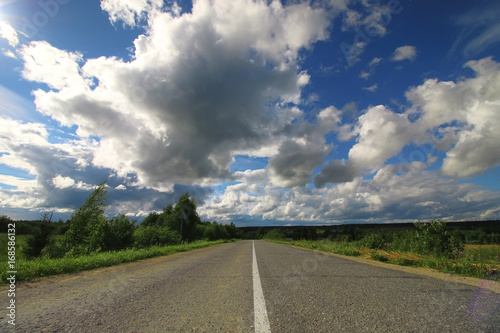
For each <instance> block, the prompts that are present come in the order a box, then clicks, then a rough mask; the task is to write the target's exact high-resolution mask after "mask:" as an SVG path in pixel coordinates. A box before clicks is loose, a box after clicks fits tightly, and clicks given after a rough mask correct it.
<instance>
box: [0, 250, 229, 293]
mask: <svg viewBox="0 0 500 333" xmlns="http://www.w3.org/2000/svg"><path fill="white" fill-rule="evenodd" d="M233 241H235V240H230V241H225V240H218V241H196V242H192V243H188V244H181V245H171V246H163V247H159V246H152V247H149V248H145V249H127V250H123V251H113V252H100V253H96V254H94V255H85V256H78V257H65V258H58V259H46V258H37V259H34V260H24V259H17V258H16V267H17V274H16V281H17V282H20V281H29V280H32V279H35V278H40V277H47V276H53V275H60V274H68V273H76V272H80V271H84V270H91V269H96V268H101V267H109V266H113V265H118V264H122V263H127V262H133V261H138V260H141V259H148V258H154V257H159V256H167V255H171V254H174V253H179V252H186V251H191V250H196V249H201V248H204V247H209V246H213V245H218V244H222V243H228V242H233ZM2 246H3V245H2ZM0 267H1V271H0V281H1V283H2V284H5V283H6V278H7V277H8V276H7V271H8V269H7V261H6V260H4V261H3V262H1V263H0Z"/></svg>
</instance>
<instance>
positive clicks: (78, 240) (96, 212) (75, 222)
mask: <svg viewBox="0 0 500 333" xmlns="http://www.w3.org/2000/svg"><path fill="white" fill-rule="evenodd" d="M107 199H108V186H107V184H106V181H105V180H104V181H102V182H101V183H100V184H99V185H97V186H96V187H95V188H94V191H93V192H92V193H91V194H90V195H89V197H88V198H87V200H86V201H85V203H84V204H83V205H82V206H81V207H80V208H78V209H77V210H76V211H75V212H73V214H72V215H71V224H70V227H69V230H68V231H67V232H66V234H65V238H66V244H67V246H68V249H69V251H70V254H74V255H78V254H87V253H91V252H95V251H100V250H101V248H102V247H103V245H104V237H105V229H106V223H107V219H106V216H105V213H106V207H107Z"/></svg>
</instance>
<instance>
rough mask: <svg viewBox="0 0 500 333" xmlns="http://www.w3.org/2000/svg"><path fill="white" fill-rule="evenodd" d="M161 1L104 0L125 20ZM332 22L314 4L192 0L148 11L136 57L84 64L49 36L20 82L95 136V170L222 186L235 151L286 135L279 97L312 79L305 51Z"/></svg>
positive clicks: (165, 183)
mask: <svg viewBox="0 0 500 333" xmlns="http://www.w3.org/2000/svg"><path fill="white" fill-rule="evenodd" d="M158 5H159V3H157V2H155V1H126V2H115V1H103V2H102V6H103V8H105V9H106V10H108V11H109V13H110V18H111V19H112V20H114V21H115V20H118V19H120V20H123V21H125V22H127V23H131V22H132V20H135V19H136V18H137V17H138V16H140V14H141V13H142V12H143V11H146V12H150V8H152V7H155V8H156V7H158ZM255 22H259V23H258V24H255ZM329 24H330V23H329V20H328V18H327V13H326V12H325V11H324V10H322V9H319V8H313V7H311V6H309V5H308V3H299V4H293V5H290V6H286V7H283V6H282V5H281V4H280V3H279V2H272V3H271V4H269V5H267V4H266V3H264V2H253V1H244V0H241V1H232V2H230V4H228V3H227V2H221V1H213V2H212V1H197V2H195V3H194V5H193V8H192V12H191V13H185V14H183V15H182V16H175V15H173V14H171V13H170V12H159V11H156V12H155V15H150V16H149V18H148V30H147V34H144V35H141V36H139V37H138V38H137V39H136V41H135V43H134V44H135V54H134V59H133V60H132V61H130V62H127V61H124V60H122V59H117V58H105V57H101V58H97V59H88V60H85V59H83V57H82V55H81V54H80V53H78V52H71V51H64V50H59V49H57V48H55V47H53V46H51V45H49V44H48V43H46V42H32V43H31V44H29V45H28V46H25V47H23V48H22V49H21V51H20V53H21V55H22V57H23V59H24V62H25V66H24V70H23V75H24V77H25V78H26V79H29V80H32V81H37V82H43V83H46V84H47V85H48V86H49V88H51V90H49V91H45V90H42V89H39V90H37V91H35V92H34V95H35V98H36V99H35V102H36V105H37V109H38V110H39V111H41V112H42V113H43V114H45V115H48V116H50V117H52V118H53V119H55V120H57V121H59V122H60V123H61V124H62V125H64V126H73V125H76V126H78V129H77V134H78V135H79V136H81V137H92V136H97V137H99V141H98V145H97V147H96V149H95V150H94V152H93V158H92V160H91V161H92V163H93V165H94V166H96V167H103V168H109V169H112V170H115V172H117V174H118V175H119V176H122V177H123V176H126V175H128V174H130V173H135V174H136V175H137V180H138V183H140V184H144V185H146V186H148V187H153V188H156V189H159V190H164V191H168V190H171V189H172V186H173V185H174V184H176V183H181V184H194V183H197V184H206V185H208V184H215V183H216V182H217V181H218V179H220V178H227V177H229V176H230V173H229V169H228V168H229V165H230V164H231V163H232V153H233V152H237V151H245V150H246V151H249V150H255V149H260V148H261V147H263V146H266V145H271V143H272V142H274V141H276V139H277V138H278V140H280V139H279V137H280V136H281V134H279V133H280V131H283V130H284V126H286V125H287V124H289V123H290V122H291V121H292V120H293V118H282V117H281V114H282V113H280V111H279V110H278V109H279V104H280V103H297V102H299V101H300V95H301V89H302V87H303V86H304V85H306V84H308V80H309V79H308V78H309V76H308V75H307V73H305V72H303V71H298V70H297V66H296V61H297V59H298V52H299V50H300V49H302V48H308V47H310V46H311V45H312V43H314V42H315V41H317V40H320V39H324V38H326V37H327V32H326V28H327V27H328V25H329ZM314 160H315V161H316V160H317V158H315V159H314ZM277 161H278V159H274V160H273V163H278V162H277ZM292 169H294V168H292ZM299 178H300V177H299ZM299 183H301V182H299Z"/></svg>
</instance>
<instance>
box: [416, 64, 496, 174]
mask: <svg viewBox="0 0 500 333" xmlns="http://www.w3.org/2000/svg"><path fill="white" fill-rule="evenodd" d="M465 66H467V67H470V68H471V69H473V70H474V71H475V72H476V76H475V77H473V78H469V79H465V80H463V81H460V82H457V83H455V82H438V81H437V80H427V81H426V82H425V83H424V84H423V85H421V86H418V87H415V88H413V89H410V90H409V91H408V92H407V98H408V100H410V101H411V102H412V103H413V106H414V109H413V110H415V109H417V110H419V111H417V112H418V113H419V114H420V117H419V119H418V120H417V121H416V123H415V126H416V127H419V131H421V132H424V131H427V130H430V129H434V128H437V127H443V126H448V127H450V128H451V130H448V131H447V132H445V134H447V136H445V137H444V140H447V141H448V144H446V145H443V146H444V147H447V146H448V147H449V146H452V147H451V149H450V150H448V151H447V153H446V158H445V159H444V161H443V166H442V172H443V173H444V174H445V175H450V176H458V177H468V176H472V175H475V174H479V173H482V172H484V171H486V170H488V169H491V168H494V167H497V166H499V165H500V134H499V132H498V131H497V130H496V128H498V127H499V126H500V118H499V117H498V113H499V112H500V65H499V64H498V63H497V62H495V61H493V60H492V59H491V58H484V59H481V60H479V61H469V62H468V63H466V64H465ZM456 123H458V124H459V125H458V126H457V125H455V124H456ZM436 141H437V140H436ZM450 141H451V142H450Z"/></svg>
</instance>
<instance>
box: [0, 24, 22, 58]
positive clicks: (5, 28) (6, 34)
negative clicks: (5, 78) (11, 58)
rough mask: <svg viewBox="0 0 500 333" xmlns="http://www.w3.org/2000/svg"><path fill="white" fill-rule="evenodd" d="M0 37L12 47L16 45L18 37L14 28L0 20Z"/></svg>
mask: <svg viewBox="0 0 500 333" xmlns="http://www.w3.org/2000/svg"><path fill="white" fill-rule="evenodd" d="M0 38H3V39H5V40H7V41H8V42H9V45H10V46H12V47H16V46H17V44H19V37H18V36H17V31H16V29H14V28H13V27H12V26H11V25H10V24H8V23H7V22H3V21H2V22H0ZM11 53H12V52H11Z"/></svg>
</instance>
